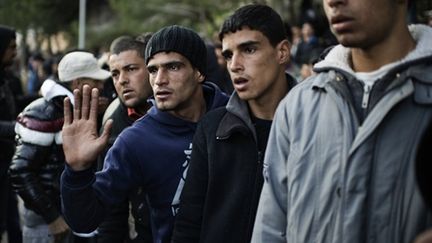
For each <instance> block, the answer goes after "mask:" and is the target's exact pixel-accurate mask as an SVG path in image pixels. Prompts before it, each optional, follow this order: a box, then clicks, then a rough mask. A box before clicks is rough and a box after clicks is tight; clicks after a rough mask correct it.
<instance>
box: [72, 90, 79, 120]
mask: <svg viewBox="0 0 432 243" xmlns="http://www.w3.org/2000/svg"><path fill="white" fill-rule="evenodd" d="M73 95H74V101H75V102H74V103H75V104H74V108H73V119H74V120H79V119H80V118H81V92H80V90H79V89H74V91H73Z"/></svg>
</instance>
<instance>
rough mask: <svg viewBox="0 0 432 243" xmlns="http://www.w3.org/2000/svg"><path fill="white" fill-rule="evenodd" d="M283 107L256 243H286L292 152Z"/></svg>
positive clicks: (272, 140) (271, 146) (273, 135)
mask: <svg viewBox="0 0 432 243" xmlns="http://www.w3.org/2000/svg"><path fill="white" fill-rule="evenodd" d="M281 108H282V107H281V106H280V107H279V108H278V110H277V112H276V115H275V118H274V122H273V124H272V128H271V131H270V136H269V141H268V144H267V151H266V156H265V160H264V178H265V181H264V187H263V190H262V192H261V197H260V202H259V205H258V211H257V215H256V219H255V226H254V231H253V236H252V241H251V242H253V243H261V242H272V243H277V242H286V233H287V232H286V228H287V213H288V212H287V190H288V189H287V169H286V161H287V159H288V152H289V150H290V143H289V139H288V134H287V133H288V125H287V124H288V120H287V119H286V114H285V113H284V110H283V109H281Z"/></svg>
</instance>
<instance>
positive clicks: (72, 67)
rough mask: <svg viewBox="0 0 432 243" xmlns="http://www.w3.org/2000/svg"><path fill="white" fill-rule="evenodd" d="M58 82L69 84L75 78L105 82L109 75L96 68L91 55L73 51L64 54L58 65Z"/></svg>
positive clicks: (96, 64)
mask: <svg viewBox="0 0 432 243" xmlns="http://www.w3.org/2000/svg"><path fill="white" fill-rule="evenodd" d="M58 75H59V79H60V82H69V81H72V80H75V79H77V78H91V79H96V80H105V79H107V78H108V77H110V76H111V73H110V72H108V71H106V70H104V69H101V68H100V67H99V66H98V63H97V60H96V58H95V57H94V56H93V54H91V53H89V52H83V51H74V52H70V53H68V54H66V55H65V56H64V57H63V58H62V59H61V60H60V62H59V64H58Z"/></svg>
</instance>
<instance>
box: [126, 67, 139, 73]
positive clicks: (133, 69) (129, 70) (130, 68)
mask: <svg viewBox="0 0 432 243" xmlns="http://www.w3.org/2000/svg"><path fill="white" fill-rule="evenodd" d="M137 69H138V68H137V67H134V66H130V67H128V68H127V71H128V72H133V71H136V70H137Z"/></svg>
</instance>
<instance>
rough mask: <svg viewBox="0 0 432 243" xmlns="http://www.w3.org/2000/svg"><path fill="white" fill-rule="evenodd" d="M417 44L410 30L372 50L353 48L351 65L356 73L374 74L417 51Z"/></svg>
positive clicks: (375, 46) (371, 48)
mask: <svg viewBox="0 0 432 243" xmlns="http://www.w3.org/2000/svg"><path fill="white" fill-rule="evenodd" d="M415 46H416V42H415V40H414V39H413V38H412V36H411V34H410V33H409V31H408V29H405V30H403V31H401V32H400V33H397V34H396V35H394V36H393V37H389V38H387V40H385V41H383V42H382V43H380V44H378V45H374V46H372V47H370V48H351V61H352V63H351V65H352V69H353V70H354V71H355V72H372V71H375V70H378V69H379V68H381V67H382V66H384V65H387V64H390V63H393V62H396V61H398V60H401V59H403V58H404V57H405V56H406V55H408V53H409V52H411V51H412V50H413V49H415Z"/></svg>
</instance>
